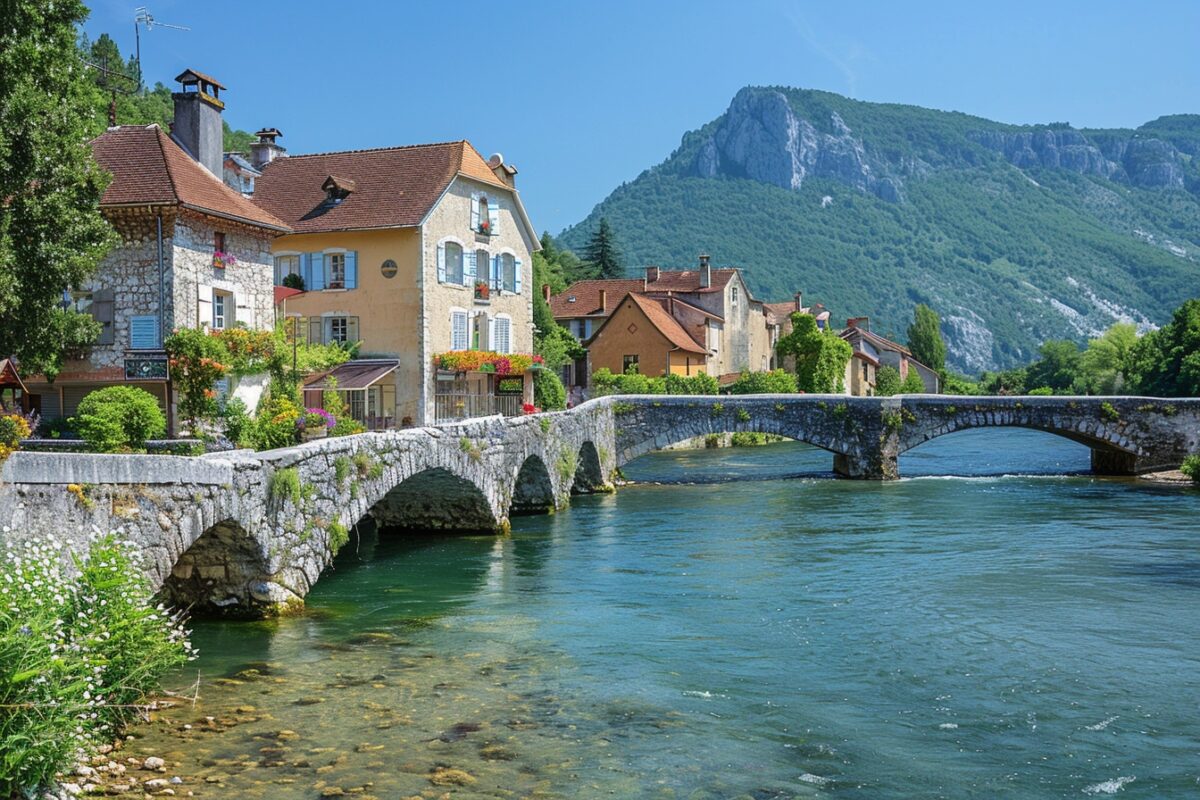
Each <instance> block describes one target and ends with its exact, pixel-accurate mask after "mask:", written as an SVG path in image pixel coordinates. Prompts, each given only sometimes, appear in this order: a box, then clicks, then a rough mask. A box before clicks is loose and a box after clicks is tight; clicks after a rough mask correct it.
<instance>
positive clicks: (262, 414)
mask: <svg viewBox="0 0 1200 800" xmlns="http://www.w3.org/2000/svg"><path fill="white" fill-rule="evenodd" d="M299 418H300V407H299V406H298V405H296V404H295V403H294V402H292V401H291V400H290V399H288V398H287V397H272V398H271V399H270V400H268V401H267V403H266V405H264V406H263V408H262V410H261V411H259V412H258V419H257V420H255V421H254V428H253V431H252V433H251V441H252V443H253V445H254V448H255V449H256V450H274V449H276V448H279V447H290V446H292V445H294V444H295V443H296V437H297V435H298V434H297V430H296V420H297V419H299Z"/></svg>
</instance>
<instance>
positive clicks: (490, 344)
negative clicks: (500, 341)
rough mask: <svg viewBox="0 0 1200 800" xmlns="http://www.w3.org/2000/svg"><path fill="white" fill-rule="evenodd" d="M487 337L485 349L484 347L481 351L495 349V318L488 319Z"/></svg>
mask: <svg viewBox="0 0 1200 800" xmlns="http://www.w3.org/2000/svg"><path fill="white" fill-rule="evenodd" d="M487 336H488V340H487V347H484V348H482V349H484V350H495V349H496V319H495V317H489V318H488V335H487Z"/></svg>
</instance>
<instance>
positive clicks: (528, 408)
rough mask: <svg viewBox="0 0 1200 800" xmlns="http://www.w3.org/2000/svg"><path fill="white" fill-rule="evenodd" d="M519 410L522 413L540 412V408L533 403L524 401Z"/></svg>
mask: <svg viewBox="0 0 1200 800" xmlns="http://www.w3.org/2000/svg"><path fill="white" fill-rule="evenodd" d="M521 411H522V413H525V414H540V413H542V410H541V409H540V408H538V407H537V406H535V405H534V404H533V403H526V404H525V405H523V406H521Z"/></svg>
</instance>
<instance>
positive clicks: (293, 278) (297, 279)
mask: <svg viewBox="0 0 1200 800" xmlns="http://www.w3.org/2000/svg"><path fill="white" fill-rule="evenodd" d="M283 285H284V286H286V287H287V288H289V289H299V290H300V291H302V292H303V291H304V277H303V276H301V275H297V274H296V273H295V272H290V273H288V274H287V275H284V276H283Z"/></svg>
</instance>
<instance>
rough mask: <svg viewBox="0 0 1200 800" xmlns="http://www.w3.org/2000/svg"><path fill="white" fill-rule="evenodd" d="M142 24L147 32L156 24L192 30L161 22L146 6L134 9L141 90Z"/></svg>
mask: <svg viewBox="0 0 1200 800" xmlns="http://www.w3.org/2000/svg"><path fill="white" fill-rule="evenodd" d="M142 25H145V26H146V33H149V32H150V31H152V30H154V26H155V25H157V26H158V27H160V28H172V29H174V30H177V31H190V30H191V28H189V27H188V26H186V25H171V24H170V23H167V22H159V21H158V20H156V19H155V18H154V15H153V14H151V13H150V10H149V9H147V8H146V7H145V6H138V7H137V8H136V9H134V11H133V38H134V42H135V43H136V44H135V46H136V48H137V52H136V54H135V56H134V57H135V58H136V59H137V85H138V89H139V90H140V89H141V88H142V29H141V26H142Z"/></svg>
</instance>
